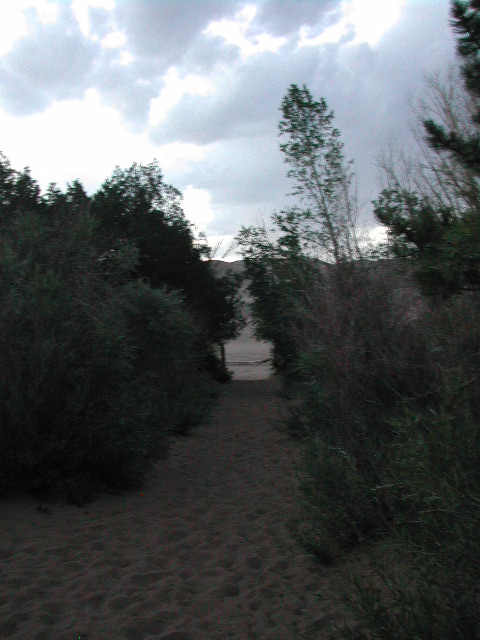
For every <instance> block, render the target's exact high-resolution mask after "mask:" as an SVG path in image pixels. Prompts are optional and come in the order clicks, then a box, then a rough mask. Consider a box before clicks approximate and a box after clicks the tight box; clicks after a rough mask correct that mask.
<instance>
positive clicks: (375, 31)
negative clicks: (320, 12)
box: [299, 0, 406, 47]
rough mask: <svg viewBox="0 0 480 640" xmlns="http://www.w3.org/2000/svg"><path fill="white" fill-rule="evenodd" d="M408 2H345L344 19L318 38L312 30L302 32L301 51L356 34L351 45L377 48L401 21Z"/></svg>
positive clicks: (378, 0)
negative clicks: (390, 30) (381, 40)
mask: <svg viewBox="0 0 480 640" xmlns="http://www.w3.org/2000/svg"><path fill="white" fill-rule="evenodd" d="M405 2H406V0H387V1H386V0H344V2H343V3H342V5H341V11H342V18H341V19H340V20H339V21H338V22H336V23H335V24H333V25H332V26H331V27H329V28H328V29H324V30H323V31H322V33H320V34H319V35H317V36H311V31H312V29H311V28H310V27H305V26H304V27H302V28H301V30H300V43H299V46H300V47H306V46H309V47H312V46H319V45H322V44H327V43H329V42H339V41H340V40H341V38H343V37H344V36H347V35H348V34H349V33H350V32H352V31H353V32H354V34H355V37H354V39H353V40H351V41H350V42H349V44H351V45H354V44H361V43H363V42H365V43H367V44H369V45H370V46H372V47H373V46H375V45H376V44H377V43H378V42H379V40H380V39H381V38H382V36H383V35H384V34H385V33H386V32H387V31H388V30H389V29H390V28H391V27H393V26H394V25H395V24H396V23H397V21H398V20H399V18H400V15H401V12H402V8H403V6H404V5H405Z"/></svg>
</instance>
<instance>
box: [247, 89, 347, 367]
mask: <svg viewBox="0 0 480 640" xmlns="http://www.w3.org/2000/svg"><path fill="white" fill-rule="evenodd" d="M281 111H282V116H283V118H282V120H281V121H280V124H279V136H280V140H281V142H280V150H281V152H282V153H283V155H284V160H285V163H286V164H288V166H289V170H288V176H289V177H290V178H292V179H293V180H294V185H295V186H294V191H293V194H292V195H295V196H299V205H296V206H293V207H290V208H289V209H287V210H285V211H281V212H280V213H276V214H274V215H273V217H272V222H273V228H272V229H271V230H267V229H266V228H265V227H263V228H262V227H258V228H255V227H249V228H245V227H244V228H242V229H241V231H240V232H239V234H238V236H237V241H238V244H239V246H240V250H241V253H242V256H243V258H244V260H245V274H246V277H247V279H249V282H250V285H249V289H250V292H251V294H252V296H253V299H254V302H253V316H254V322H255V326H256V330H257V335H258V336H259V337H260V338H262V339H264V340H269V341H271V342H272V343H273V345H274V365H275V366H276V368H277V369H279V370H282V371H283V372H284V373H287V372H288V373H289V374H292V373H294V371H295V367H296V360H297V355H298V354H297V349H296V348H295V346H294V340H293V338H292V334H293V333H294V331H295V330H296V326H297V324H298V322H297V317H296V316H297V297H298V294H299V292H300V291H302V290H303V291H305V290H306V289H307V287H308V281H309V280H310V279H311V277H314V278H316V276H317V275H318V273H319V271H320V270H321V268H322V264H323V262H322V261H321V260H320V259H319V257H321V258H322V259H324V258H330V259H331V258H332V257H333V259H334V261H335V263H336V264H340V263H343V262H345V261H347V260H349V259H350V260H351V259H352V258H354V257H359V249H358V246H357V242H356V234H355V215H356V199H355V194H354V193H353V191H352V182H353V172H352V170H351V163H346V162H345V159H344V156H343V145H342V143H341V142H340V132H339V131H338V130H337V129H335V128H334V127H333V112H329V111H328V108H327V105H326V102H325V100H324V99H323V98H322V99H321V100H320V101H318V102H317V101H315V100H314V99H313V98H312V96H311V94H310V91H309V90H308V88H307V87H306V86H304V87H303V88H301V89H300V88H299V87H298V86H297V85H294V84H292V85H291V86H290V88H289V90H288V92H287V94H286V96H285V97H284V98H283V100H282V105H281Z"/></svg>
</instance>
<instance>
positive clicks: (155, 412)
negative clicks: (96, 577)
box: [0, 159, 211, 502]
mask: <svg viewBox="0 0 480 640" xmlns="http://www.w3.org/2000/svg"><path fill="white" fill-rule="evenodd" d="M0 169H1V171H0V191H1V192H2V204H1V206H0V216H1V217H0V224H1V228H2V234H1V237H0V282H1V290H2V296H1V299H0V328H1V331H0V336H1V338H0V406H1V413H0V469H1V472H0V489H1V490H2V491H3V492H6V491H7V490H9V489H11V488H15V489H18V488H24V489H27V490H31V491H37V492H40V493H45V492H49V491H54V490H56V489H58V488H61V487H63V489H64V491H66V493H67V495H68V497H69V498H70V499H71V500H74V501H77V502H82V501H84V500H86V499H88V498H89V496H90V494H91V493H92V491H93V490H94V489H96V488H100V487H102V486H109V487H117V488H125V487H130V486H133V485H136V484H138V483H139V482H140V481H141V479H142V477H143V476H144V475H145V473H146V472H147V471H148V468H149V466H150V464H151V462H152V461H153V460H154V459H155V458H156V457H158V456H160V455H163V453H165V451H166V450H167V447H168V443H169V439H170V436H171V435H173V434H174V433H175V432H177V431H184V430H185V429H187V428H188V427H189V426H191V425H192V424H194V423H195V422H196V421H197V420H198V418H199V416H200V415H201V414H202V413H203V412H204V411H205V408H206V402H208V399H209V397H211V392H210V386H209V385H208V382H207V379H206V377H205V374H202V373H201V371H200V368H201V364H202V363H201V360H202V357H203V352H202V351H201V350H200V347H199V345H201V339H200V335H199V331H198V329H197V327H196V323H195V321H194V319H193V318H192V316H191V314H190V313H189V312H188V311H187V310H186V308H185V304H184V300H183V296H182V294H180V293H179V292H178V291H174V290H173V289H172V290H167V289H166V288H165V287H159V288H156V289H153V288H152V287H150V286H149V284H147V283H146V282H144V281H140V280H138V279H135V278H134V277H133V276H132V274H135V273H136V270H137V267H138V255H139V252H138V249H137V248H136V247H135V246H134V245H132V244H130V243H128V242H126V241H123V242H119V243H117V244H116V245H115V247H114V248H111V245H110V246H109V244H107V243H106V242H105V235H104V233H103V232H102V233H101V232H100V231H99V222H98V220H97V219H96V218H95V216H94V215H92V213H91V208H90V206H89V205H90V202H89V199H88V197H87V196H86V194H85V192H84V190H83V188H82V186H81V185H80V183H78V182H75V183H73V184H71V185H69V186H68V188H67V190H66V192H65V193H63V192H61V191H60V190H59V189H58V188H57V187H56V186H55V185H51V186H50V188H49V190H48V192H47V194H46V195H45V196H41V195H40V190H39V188H38V185H36V183H35V182H34V181H33V180H32V179H31V178H30V177H29V174H28V172H23V173H20V174H19V173H17V172H15V171H13V170H12V169H11V168H10V165H9V164H8V161H6V160H4V159H2V162H1V163H0ZM25 176H28V179H26V178H25ZM27 196H28V197H27ZM30 196H31V197H30ZM22 203H27V205H26V206H28V208H27V209H25V208H23V204H22Z"/></svg>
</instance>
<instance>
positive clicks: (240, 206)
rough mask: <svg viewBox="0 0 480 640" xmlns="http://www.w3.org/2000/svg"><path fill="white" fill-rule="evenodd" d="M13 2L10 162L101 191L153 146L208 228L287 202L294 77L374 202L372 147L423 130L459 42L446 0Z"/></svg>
mask: <svg viewBox="0 0 480 640" xmlns="http://www.w3.org/2000/svg"><path fill="white" fill-rule="evenodd" d="M15 1H16V3H17V4H15V6H16V7H17V8H16V9H15V10H9V11H10V13H9V15H10V18H9V20H10V22H9V25H10V27H9V31H8V32H7V34H6V37H5V38H4V40H3V44H4V48H3V56H2V49H1V48H0V108H1V109H2V110H3V113H2V112H1V111H0V126H1V127H2V130H3V131H4V132H5V135H4V136H3V142H2V144H6V146H5V147H4V149H3V150H4V151H5V153H6V154H7V156H9V157H10V158H11V160H12V164H14V166H16V164H17V158H19V159H21V158H25V160H22V163H25V164H27V163H28V164H31V165H32V172H33V175H38V176H40V177H41V180H44V179H45V180H46V179H47V174H48V181H50V180H57V181H60V182H61V181H62V180H64V179H69V180H70V179H74V178H75V177H79V178H80V179H81V180H84V181H85V182H86V184H87V185H88V186H89V187H90V188H96V187H97V186H98V182H99V181H101V180H103V179H105V178H106V177H107V176H108V175H109V174H110V172H111V170H112V168H113V167H114V166H115V165H116V164H118V165H120V166H129V165H130V164H131V163H132V162H133V161H144V162H149V161H150V160H152V159H153V158H154V157H157V158H158V160H159V163H160V166H162V168H163V169H164V172H165V176H166V179H167V181H168V182H171V183H172V184H174V186H176V187H178V188H180V189H181V190H184V191H186V190H188V189H191V190H194V191H189V193H190V194H192V193H193V195H195V194H196V195H197V196H198V197H197V198H196V199H195V198H193V196H192V198H191V202H192V203H193V204H192V211H193V208H194V204H195V202H197V205H198V207H199V211H200V210H202V206H204V205H205V201H203V205H202V204H201V203H202V198H205V197H206V196H205V195H201V194H208V198H209V200H208V209H207V208H204V211H207V210H208V211H209V212H210V213H208V215H207V214H205V216H204V217H203V218H202V220H204V222H202V223H201V224H202V225H204V226H205V228H206V230H207V232H208V233H209V234H214V235H218V236H222V235H229V234H230V235H231V234H234V233H235V232H236V231H237V230H238V228H239V226H240V225H241V224H248V223H253V222H255V221H256V219H258V216H259V215H260V214H265V215H266V216H267V217H268V215H269V214H270V213H271V212H272V210H273V209H274V208H277V209H280V208H282V207H285V206H288V205H289V204H290V203H291V200H290V199H288V198H287V197H286V196H285V194H286V193H287V192H288V191H290V190H291V185H290V184H289V182H288V180H287V178H286V167H285V165H284V164H283V162H282V157H281V154H280V151H279V149H278V140H277V131H278V129H277V127H278V121H279V119H280V112H279V107H280V103H281V100H282V97H283V96H284V95H285V94H286V92H287V90H288V87H289V85H290V84H291V83H295V84H298V85H302V84H303V83H305V84H306V85H307V86H308V88H309V89H310V91H311V93H312V94H313V96H314V97H315V98H316V99H319V98H320V97H325V99H326V101H327V104H328V105H329V107H330V108H331V109H333V110H334V111H335V123H336V126H337V127H338V128H339V129H340V131H341V133H342V139H343V141H344V142H345V152H346V155H347V157H352V158H355V160H356V166H357V171H358V176H359V189H360V195H361V198H362V199H363V200H365V201H367V202H368V201H369V200H370V199H371V198H373V197H375V195H376V190H377V181H376V171H377V169H376V167H375V156H376V154H378V153H379V152H380V150H381V146H382V144H384V142H385V141H386V140H388V138H389V137H392V136H395V137H397V138H398V139H400V140H402V141H403V142H405V143H407V144H408V143H409V141H411V140H412V138H411V136H410V132H409V120H410V119H411V111H410V107H411V103H412V101H413V100H414V98H415V95H418V94H419V93H421V91H422V75H423V74H425V73H429V72H431V71H434V70H436V69H441V68H442V67H445V66H446V64H447V63H448V61H449V60H451V59H452V57H453V51H454V39H453V36H452V33H451V30H450V27H449V15H448V9H449V0H438V1H435V2H432V1H430V0H389V1H388V2H387V1H386V0H384V1H383V2H380V0H322V1H321V2H319V0H202V1H201V2H199V1H198V0H161V1H155V2H151V1H144V2H136V1H133V0H117V2H114V0H82V1H80V0H74V2H73V4H72V3H67V2H49V1H47V0H15ZM402 2H404V5H402ZM12 3H13V0H12ZM7 6H13V5H11V4H10V2H8V3H0V29H1V25H2V15H6V12H7V10H6V9H5V7H7ZM402 6H403V8H402ZM399 7H400V9H401V12H400V14H398V15H399V17H398V15H397V14H394V13H390V11H392V9H395V8H397V10H398V11H399V10H400V9H399ZM362 8H363V9H362ZM367 9H368V10H367ZM2 11H3V14H2ZM349 12H350V13H349ZM382 15H383V18H382V20H380V17H382ZM371 16H374V17H375V18H378V20H376V22H375V20H374V19H373V18H372V17H371ZM12 25H13V26H12ZM373 26H375V31H372V30H371V27H373ZM328 29H332V30H331V31H330V33H326V31H328ZM335 29H336V31H335ZM9 32H11V34H12V35H11V37H10V38H9V37H8V33H9ZM302 44H303V45H306V44H308V46H300V45H302ZM5 114H6V115H5ZM189 206H190V205H189ZM205 207H206V205H205ZM192 215H194V214H193V213H192ZM212 216H213V217H212Z"/></svg>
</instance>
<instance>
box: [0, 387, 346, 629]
mask: <svg viewBox="0 0 480 640" xmlns="http://www.w3.org/2000/svg"><path fill="white" fill-rule="evenodd" d="M277 391H278V389H277V382H276V381H275V379H274V378H271V379H269V380H261V381H234V382H233V383H231V384H230V385H228V386H226V387H225V389H224V392H223V396H222V398H221V401H220V403H219V406H218V407H217V409H216V410H215V412H214V413H213V414H212V416H211V417H210V419H209V421H208V422H206V423H205V424H204V425H201V426H200V427H198V428H197V429H196V430H195V431H194V432H193V433H191V435H189V436H187V437H185V438H182V439H180V440H179V441H177V442H176V443H175V444H174V446H173V448H172V451H171V455H170V456H169V458H168V459H166V460H163V461H160V462H159V463H158V464H157V465H156V466H155V469H154V473H153V474H152V476H151V478H150V479H149V480H148V482H146V483H145V486H144V487H143V491H142V492H136V493H132V494H128V495H124V496H109V495H105V496H102V497H100V498H99V499H98V500H97V501H95V502H94V503H92V504H91V505H88V507H86V508H78V507H75V506H72V505H55V504H51V505H49V506H48V512H47V513H42V512H39V511H38V510H37V504H36V503H35V501H33V500H29V499H23V500H18V499H15V500H14V499H12V500H7V501H4V502H2V503H0V522H1V527H2V536H1V540H0V565H1V572H0V575H1V582H0V638H2V639H3V638H8V639H12V640H35V639H36V640H78V639H81V640H83V639H89V640H104V639H111V638H115V640H153V639H156V640H159V639H160V638H163V639H169V640H187V639H188V640H226V639H229V638H233V639H236V640H290V639H292V640H293V639H294V638H324V637H327V628H328V626H329V624H330V623H331V622H332V621H339V620H341V618H342V615H343V614H342V611H341V609H340V608H339V606H338V605H337V604H335V603H334V602H332V601H331V600H330V599H329V597H330V595H331V594H332V593H336V592H338V590H339V588H341V584H342V580H341V578H340V577H339V573H338V570H334V569H322V568H320V569H319V568H318V567H317V568H315V567H314V565H313V564H312V563H311V561H310V560H309V559H308V558H307V557H305V556H304V555H302V554H301V553H300V552H299V550H298V549H297V548H296V546H295V544H294V542H293V541H292V539H291V538H290V535H289V533H288V530H287V527H286V521H287V519H288V517H289V516H290V514H291V512H292V509H293V508H294V502H293V477H294V459H295V455H296V454H295V448H294V445H293V444H292V442H291V441H290V440H289V439H288V438H287V436H286V435H284V434H282V433H281V432H280V431H278V429H277V428H276V426H275V421H276V419H277V418H278V417H279V415H280V411H281V405H280V400H279V398H278V395H277ZM142 493H143V495H142ZM315 592H319V594H320V595H315Z"/></svg>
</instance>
